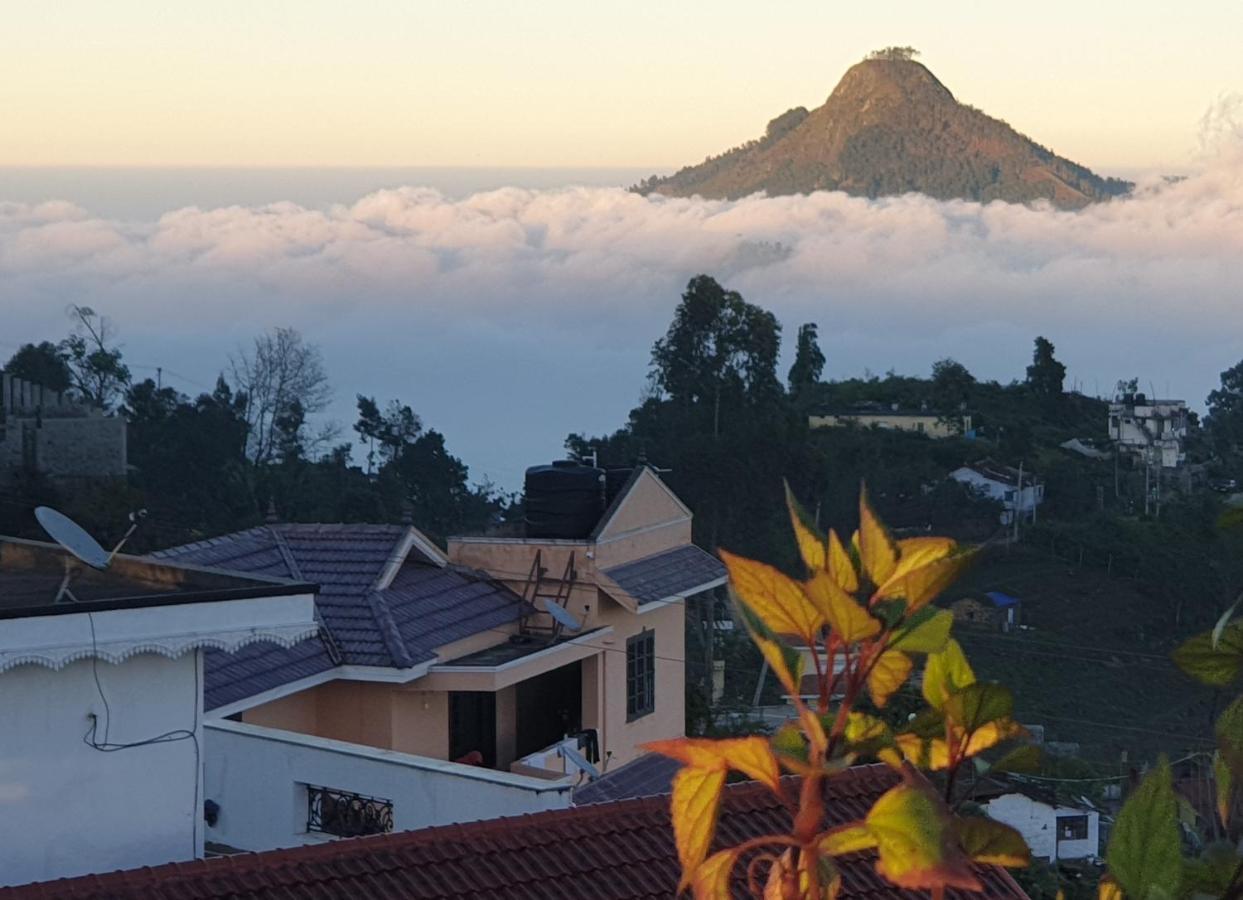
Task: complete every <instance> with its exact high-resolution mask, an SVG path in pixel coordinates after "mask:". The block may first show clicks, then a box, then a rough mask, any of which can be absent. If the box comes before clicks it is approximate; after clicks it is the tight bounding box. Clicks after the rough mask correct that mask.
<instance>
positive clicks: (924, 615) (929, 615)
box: [889, 606, 954, 653]
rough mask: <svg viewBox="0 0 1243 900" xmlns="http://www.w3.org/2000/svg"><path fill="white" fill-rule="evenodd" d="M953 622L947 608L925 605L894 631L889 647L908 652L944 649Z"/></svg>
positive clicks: (933, 651) (952, 617)
mask: <svg viewBox="0 0 1243 900" xmlns="http://www.w3.org/2000/svg"><path fill="white" fill-rule="evenodd" d="M953 624H954V614H953V613H952V612H950V611H949V610H948V609H934V608H932V607H929V606H925V607H924V608H923V609H921V610H919V611H918V612H916V613H915V614H914V615H912V616H911V617H910V618H908V619H907V620H906V621H905V622H903V623H902V626H901V627H900V628H898V630H897V631H895V632H894V634H893V637H892V638H891V639H890V641H889V647H890V649H892V650H905V651H907V652H909V653H938V652H940V651H941V650H944V649H945V642H946V641H948V640H949V636H950V628H951V627H952V626H953Z"/></svg>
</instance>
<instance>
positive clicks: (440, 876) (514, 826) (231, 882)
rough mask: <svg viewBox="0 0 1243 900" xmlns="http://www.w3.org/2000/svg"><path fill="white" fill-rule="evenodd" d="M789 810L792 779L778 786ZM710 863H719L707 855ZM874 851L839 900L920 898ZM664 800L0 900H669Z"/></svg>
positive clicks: (225, 860)
mask: <svg viewBox="0 0 1243 900" xmlns="http://www.w3.org/2000/svg"><path fill="white" fill-rule="evenodd" d="M898 783H899V775H898V774H897V773H896V772H894V771H893V770H891V769H889V768H888V767H886V766H877V765H871V766H856V767H854V768H852V769H848V770H846V771H845V772H842V773H840V774H839V775H837V776H835V777H834V778H832V779H830V780H829V782H828V784H827V787H826V789H825V793H826V797H825V816H826V818H825V822H824V827H826V828H829V827H833V826H835V825H838V824H845V823H846V822H848V821H853V820H855V819H858V818H861V817H862V816H863V815H864V814H865V813H866V812H867V810H868V809H869V808H870V807H871V805H872V804H873V803H874V802H875V801H876V800H877V798H879V797H880V796H881V795H882V794H883V793H884V792H885V791H887V790H889V789H890V788H892V787H894V786H896V785H897V784H898ZM784 787H785V791H786V793H787V794H788V795H789V796H790V797H791V798H793V797H795V796H796V792H797V790H798V782H797V780H796V779H793V778H787V779H785V780H784ZM790 824H791V822H790V812H789V807H788V805H787V804H786V803H785V802H783V800H782V799H781V798H779V797H777V796H776V795H775V794H773V793H772V792H771V791H769V790H768V788H766V787H764V786H763V785H760V784H757V783H755V782H751V783H745V784H732V785H728V786H726V788H725V789H724V793H723V796H722V801H721V815H720V823H719V828H718V834H720V835H724V836H727V837H728V840H729V841H730V842H731V843H737V842H740V841H743V840H746V839H748V838H751V837H758V836H761V835H764V834H771V833H774V832H784V831H787V830H788V829H789V828H790ZM713 849H717V847H714V848H713ZM749 860H750V857H744V858H743V859H742V860H741V861H740V862H739V864H738V865H737V866H736V867H735V869H734V891H733V895H734V896H736V897H745V896H750V895H749V894H748V893H746V886H745V879H746V870H747V864H748V862H749ZM875 862H876V858H875V854H874V853H873V852H871V851H866V852H861V853H856V854H851V855H849V856H843V857H839V858H838V859H837V860H835V863H836V864H837V865H838V867H839V868H840V870H841V872H842V889H841V892H840V893H839V894H838V897H839V898H840V900H862V898H878V897H893V898H906V897H909V898H916V897H926V896H927V894H926V892H922V891H907V890H902V889H900V888H897V887H895V886H894V885H892V884H890V883H889V882H887V881H886V880H885V879H884V878H882V877H881V876H880V875H879V874H877V872H876V870H875ZM975 871H976V874H977V876H978V878H979V879H980V882H981V885H982V887H983V892H982V893H971V892H966V891H962V890H957V889H951V890H947V891H946V892H945V897H947V898H954V900H969V898H979V897H988V898H991V900H1024V898H1026V896H1027V895H1026V894H1024V893H1023V891H1022V889H1021V888H1019V886H1018V885H1017V884H1016V883H1015V881H1014V879H1013V878H1011V877H1010V875H1009V874H1008V873H1007V872H1006V871H1005V870H1004V869H1000V868H996V867H992V866H977V867H975ZM680 874H681V872H680V867H679V864H678V859H677V853H676V851H675V850H674V843H673V830H672V828H671V826H670V819H669V799H668V798H667V797H645V798H637V799H630V800H621V801H614V802H607V803H597V804H592V805H588V806H580V807H575V808H572V809H563V810H555V811H551V812H544V813H538V814H536V815H529V816H520V817H516V818H506V819H495V820H492V821H485V822H474V823H470V824H466V825H454V826H449V827H441V828H429V829H424V830H422V831H412V832H405V833H402V834H389V835H382V836H377V837H372V838H367V839H366V840H358V841H339V842H335V843H326V844H318V845H312V846H306V847H299V848H296V849H293V850H281V851H275V852H268V853H253V854H243V855H238V856H229V857H222V858H219V859H208V860H203V861H201V862H197V863H190V864H182V865H177V866H160V867H158V868H151V869H143V870H138V871H129V872H114V873H111V874H107V875H97V876H91V877H87V878H79V879H75V880H72V881H61V882H54V883H51V884H38V885H30V886H28V887H25V888H18V889H16V890H11V891H0V900H138V898H143V900H146V898H150V897H164V898H174V897H194V898H196V900H226V898H227V900H270V898H275V897H280V898H282V900H319V898H324V897H418V898H420V900H460V898H465V897H488V898H496V900H531V898H544V897H550V898H551V897H556V898H561V900H577V898H583V900H588V898H590V900H597V898H601V897H608V898H610V900H668V898H670V897H674V896H676V895H677V893H678V891H677V885H678V879H679V876H680Z"/></svg>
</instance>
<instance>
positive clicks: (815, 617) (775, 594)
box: [721, 550, 824, 644]
mask: <svg viewBox="0 0 1243 900" xmlns="http://www.w3.org/2000/svg"><path fill="white" fill-rule="evenodd" d="M721 560H722V561H723V562H724V563H725V567H726V568H727V569H728V570H729V577H730V582H731V583H732V584H733V588H734V591H735V592H736V593H737V595H738V598H739V599H740V600H741V601H742V602H743V603H744V604H745V605H746V606H747V607H748V608H750V610H751V611H752V612H753V613H755V615H756V616H757V617H758V618H759V619H760V620H761V621H762V622H763V623H764V624H765V625H767V626H768V627H769V628H771V629H772V630H773V631H775V632H776V633H777V634H788V635H796V636H797V637H799V638H802V639H803V640H804V641H806V642H807V643H808V644H813V643H815V641H816V637H817V635H818V632H819V631H820V628H821V627H822V626H823V625H824V617H823V616H821V614H820V612H819V611H818V610H817V609H816V607H815V606H814V605H813V604H812V602H811V601H810V600H809V599H808V598H807V594H806V593H804V591H803V586H802V585H801V584H800V583H799V582H797V581H795V580H794V579H793V578H790V577H789V576H788V575H786V574H784V573H783V572H779V571H778V570H777V569H774V568H773V567H772V566H770V565H766V564H765V563H761V562H756V561H755V560H751V559H744V558H743V557H741V556H735V555H734V554H732V553H729V552H727V551H725V550H722V551H721Z"/></svg>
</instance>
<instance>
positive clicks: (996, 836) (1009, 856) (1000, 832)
mask: <svg viewBox="0 0 1243 900" xmlns="http://www.w3.org/2000/svg"><path fill="white" fill-rule="evenodd" d="M954 832H955V834H957V836H958V843H959V845H960V846H961V847H962V849H963V852H964V853H966V854H967V856H969V857H971V859H973V860H975V861H976V862H978V863H981V864H983V865H986V866H1007V867H1009V868H1012V869H1021V868H1023V867H1024V866H1026V865H1027V864H1028V863H1030V862H1031V850H1030V849H1028V846H1027V842H1026V841H1025V840H1023V835H1021V834H1019V833H1018V832H1017V831H1015V830H1014V829H1013V828H1011V827H1010V826H1009V825H1003V824H1001V823H1000V822H996V821H994V820H992V819H986V818H984V817H982V816H970V817H968V818H962V819H958V820H957V821H956V822H955V823H954Z"/></svg>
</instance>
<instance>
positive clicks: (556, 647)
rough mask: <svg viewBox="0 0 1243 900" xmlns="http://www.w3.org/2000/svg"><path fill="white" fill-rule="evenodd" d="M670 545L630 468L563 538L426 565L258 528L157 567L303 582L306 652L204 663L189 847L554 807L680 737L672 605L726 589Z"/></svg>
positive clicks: (670, 510) (466, 542)
mask: <svg viewBox="0 0 1243 900" xmlns="http://www.w3.org/2000/svg"><path fill="white" fill-rule="evenodd" d="M601 508H603V506H601ZM690 537H691V514H690V511H689V510H687V508H686V507H685V505H683V504H682V503H681V501H679V500H678V498H677V497H676V496H674V494H673V493H672V491H670V490H669V488H668V487H667V486H666V485H665V484H664V483H663V482H662V481H661V480H660V478H659V476H658V475H657V474H656V473H655V472H654V471H653V470H652V469H650V468H648V467H646V466H640V467H638V468H637V469H635V470H634V472H633V473H632V475H631V476H630V478H629V479H628V480H627V481H626V483H625V485H624V486H623V487H622V488H621V489H620V490H619V491H618V492H617V494H616V496H615V497H614V499H613V502H612V503H611V504H610V505H609V506H608V508H607V509H604V510H603V512H602V514H601V515H600V518H599V521H598V522H597V523H596V525H595V527H594V528H593V530H592V531H591V533H590V534H589V535H587V536H584V537H582V538H581V539H576V540H560V539H559V540H547V539H528V538H522V537H517V538H510V537H457V538H452V539H450V541H449V547H448V553H447V554H446V553H444V552H442V551H441V550H440V549H439V548H437V547H436V546H435V545H434V544H433V543H432V542H431V541H430V540H428V539H427V538H426V537H425V536H424V535H422V534H421V533H420V532H419V531H418V530H417V529H415V528H413V527H409V526H389V525H290V524H270V525H265V526H260V527H258V528H254V529H250V530H248V531H244V532H239V533H236V534H232V535H226V536H224V537H221V538H216V539H213V540H211V541H205V542H200V543H197V544H191V545H188V546H185V547H180V548H174V549H172V550H168V551H163V552H162V553H160V554H157V555H158V556H159V557H161V558H164V559H172V560H177V561H179V562H182V563H193V564H198V565H210V566H214V567H216V568H223V569H236V570H240V571H247V572H253V573H261V574H266V575H277V576H280V577H290V578H296V579H298V580H301V581H305V582H308V583H312V584H318V585H319V590H318V593H317V595H316V598H315V600H316V607H317V615H318V620H319V623H320V633H319V636H318V637H317V638H315V639H312V640H309V641H306V642H304V643H302V644H298V645H296V646H294V647H291V648H285V647H280V646H275V645H272V644H269V643H262V642H260V643H255V644H252V645H250V646H247V647H244V648H243V649H242V650H241V651H239V652H238V653H236V654H233V655H230V656H226V655H224V654H214V653H210V652H209V653H208V655H207V658H206V663H205V671H204V679H205V685H204V688H205V692H204V694H205V702H204V706H205V715H206V717H207V719H208V720H209V721H208V734H207V741H206V751H205V772H206V779H207V799H209V800H213V802H215V803H217V804H218V805H219V806H220V809H221V812H220V815H219V816H218V822H217V824H216V825H214V826H213V827H212V829H210V830H209V835H208V839H209V840H215V841H217V842H219V843H224V844H228V845H230V846H234V847H239V848H241V849H246V850H259V849H267V848H270V847H277V846H292V845H296V844H299V843H307V842H313V841H314V840H317V839H319V837H318V835H319V834H321V833H324V832H326V833H327V834H329V835H337V836H342V835H344V834H346V833H348V834H360V833H375V832H378V831H386V830H392V829H395V828H417V827H424V826H427V825H437V824H447V823H451V822H461V821H470V820H472V819H479V818H489V817H493V816H498V815H509V814H518V813H523V812H535V811H538V810H541V809H549V808H558V807H564V806H567V805H568V804H569V802H570V791H571V790H572V788H573V787H574V786H575V785H576V784H578V783H582V782H584V781H585V780H587V779H589V778H591V777H594V776H595V775H596V774H598V773H599V772H600V771H602V770H605V769H607V768H609V767H612V766H616V765H620V764H622V763H625V762H626V761H628V760H630V759H632V758H634V757H635V756H636V755H637V754H638V753H639V750H638V746H639V745H640V744H642V743H643V742H645V741H649V740H655V739H660V738H670V737H676V736H679V735H681V734H682V733H683V729H684V727H685V725H684V723H685V715H684V699H683V692H684V663H683V657H684V654H685V648H684V643H683V641H684V631H683V622H684V614H685V613H684V610H685V605H684V601H685V598H686V597H688V596H693V595H694V594H697V593H699V592H702V591H706V590H711V589H712V588H714V587H717V586H719V585H721V584H723V583H724V581H725V572H724V568H723V566H722V565H721V564H720V562H719V561H718V560H716V559H715V558H714V557H712V556H709V555H708V554H706V553H704V552H703V551H702V550H700V549H698V548H697V547H695V546H694V545H693V544H691V542H690ZM550 605H556V606H559V607H560V610H558V611H556V613H557V614H556V616H555V617H554V616H553V615H552V614H550V613H549V612H548V609H549V606H550ZM290 808H292V809H294V810H295V813H294V815H293V817H292V818H291V817H290V816H289V814H288V810H289V809H290ZM347 808H348V809H356V810H362V811H363V812H360V813H358V814H357V816H356V819H350V820H348V821H346V820H345V819H342V818H341V816H342V815H343V813H341V810H344V809H347ZM325 809H327V810H329V813H328V815H327V818H325V813H324V810H325ZM325 823H327V824H325ZM360 823H362V824H360ZM360 829H361V830H360Z"/></svg>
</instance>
